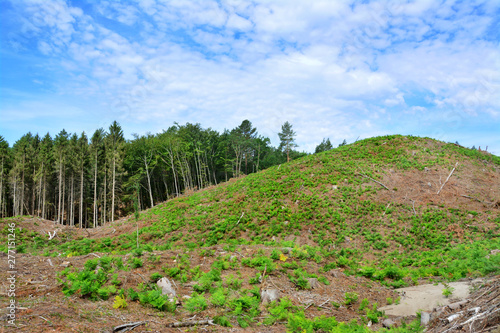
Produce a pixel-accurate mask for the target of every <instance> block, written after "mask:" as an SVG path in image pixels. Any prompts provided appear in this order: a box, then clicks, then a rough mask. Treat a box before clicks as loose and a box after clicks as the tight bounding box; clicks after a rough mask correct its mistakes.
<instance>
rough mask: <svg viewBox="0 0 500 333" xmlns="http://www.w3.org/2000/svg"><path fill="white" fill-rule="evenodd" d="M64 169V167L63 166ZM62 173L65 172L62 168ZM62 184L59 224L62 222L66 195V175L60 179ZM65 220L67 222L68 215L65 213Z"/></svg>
mask: <svg viewBox="0 0 500 333" xmlns="http://www.w3.org/2000/svg"><path fill="white" fill-rule="evenodd" d="M63 169H64V168H63ZM63 172H64V174H66V170H63ZM62 182H63V185H62V200H61V202H62V207H61V224H64V198H65V195H66V177H63V179H62ZM66 222H68V215H66Z"/></svg>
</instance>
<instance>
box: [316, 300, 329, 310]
mask: <svg viewBox="0 0 500 333" xmlns="http://www.w3.org/2000/svg"><path fill="white" fill-rule="evenodd" d="M328 302H330V299H327V300H326V301H324V302H323V303H321V304H320V305H318V306H319V307H320V308H321V307H322V306H323V305H325V304H326V303H328Z"/></svg>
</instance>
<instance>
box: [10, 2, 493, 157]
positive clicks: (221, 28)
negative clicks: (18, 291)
mask: <svg viewBox="0 0 500 333" xmlns="http://www.w3.org/2000/svg"><path fill="white" fill-rule="evenodd" d="M0 29H1V30H0V36H1V37H0V38H1V39H0V135H2V136H3V137H4V138H5V139H6V140H7V141H8V142H9V143H10V145H11V146H12V144H13V143H14V142H15V141H16V140H18V139H19V138H20V137H21V136H22V135H24V134H26V133H28V132H31V133H33V134H35V133H39V134H40V135H45V134H46V133H47V132H49V133H50V134H51V135H52V136H55V135H56V134H57V133H58V132H59V131H61V130H62V129H63V128H64V129H65V130H66V131H68V132H70V133H78V134H79V133H81V132H82V131H85V132H86V133H87V135H88V136H89V137H90V136H91V135H92V134H93V132H94V131H95V130H96V129H98V128H100V127H103V128H105V129H106V128H108V127H109V125H110V124H111V123H112V122H113V121H114V120H116V121H118V122H119V123H120V125H121V126H122V128H123V130H124V133H125V136H126V138H129V139H131V138H132V134H133V133H136V134H139V135H143V134H146V133H148V132H150V133H159V132H161V131H162V130H164V129H167V128H169V127H170V126H172V125H173V124H174V122H178V123H179V124H184V123H186V122H190V123H200V124H201V125H202V127H204V128H208V127H210V128H212V129H215V130H217V131H219V132H222V131H223V130H224V129H232V128H235V127H236V126H238V125H240V124H241V122H242V121H243V120H245V119H248V120H250V121H251V122H252V124H253V125H254V126H255V127H256V128H257V130H258V133H259V134H260V135H263V136H266V137H269V138H270V139H271V141H272V143H273V145H278V144H279V139H278V135H277V134H278V133H279V132H280V131H281V125H282V124H283V123H284V122H285V121H289V122H290V123H291V124H292V125H293V129H294V130H295V132H296V133H297V136H296V142H297V144H298V145H299V147H298V150H302V151H308V152H313V151H314V148H315V147H316V145H318V144H319V143H320V142H321V141H322V139H323V138H330V140H331V142H332V143H333V145H334V146H336V145H337V144H339V143H341V142H342V141H343V140H344V139H345V140H346V141H347V142H348V143H351V142H354V141H355V140H356V139H358V138H359V139H363V138H368V137H373V136H379V135H387V134H404V135H416V136H427V137H431V138H434V139H438V140H443V141H446V142H456V141H458V142H459V143H460V144H461V145H464V146H467V147H471V146H473V145H474V146H475V147H479V146H480V147H481V148H482V149H485V148H486V146H488V151H490V152H492V153H494V154H496V155H500V47H499V42H500V1H498V0H491V1H480V0H478V1H476V0H467V1H448V0H442V1H439V0H417V1H406V2H405V1H403V0H401V1H400V0H380V1H343V0H338V1H337V0H325V1H323V0H314V1H310V0H267V1H261V0H252V1H246V0H241V1H238V0H216V1H215V0H214V1H212V0H197V1H189V0H171V1H159V0H130V1H93V0H89V1H85V0H73V1H71V0H25V1H22V0H13V1H8V0H0Z"/></svg>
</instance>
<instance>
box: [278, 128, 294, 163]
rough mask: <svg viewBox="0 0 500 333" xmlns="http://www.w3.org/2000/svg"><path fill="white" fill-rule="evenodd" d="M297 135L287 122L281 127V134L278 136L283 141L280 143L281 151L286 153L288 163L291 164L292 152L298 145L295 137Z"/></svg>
mask: <svg viewBox="0 0 500 333" xmlns="http://www.w3.org/2000/svg"><path fill="white" fill-rule="evenodd" d="M296 135H297V134H296V133H295V132H294V131H293V129H292V125H291V124H290V123H289V122H288V121H286V122H285V123H284V124H283V125H282V126H281V133H278V136H279V138H280V140H281V143H280V147H279V148H280V150H281V151H283V150H284V151H285V152H286V161H287V162H290V151H291V150H292V149H293V148H294V147H297V144H296V143H295V136H296Z"/></svg>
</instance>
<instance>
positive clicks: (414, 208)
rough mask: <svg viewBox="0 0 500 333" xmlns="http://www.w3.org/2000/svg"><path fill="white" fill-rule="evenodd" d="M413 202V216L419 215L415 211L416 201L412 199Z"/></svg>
mask: <svg viewBox="0 0 500 333" xmlns="http://www.w3.org/2000/svg"><path fill="white" fill-rule="evenodd" d="M410 200H411V204H412V207H413V214H414V215H417V212H416V211H415V201H414V200H412V199H410Z"/></svg>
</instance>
